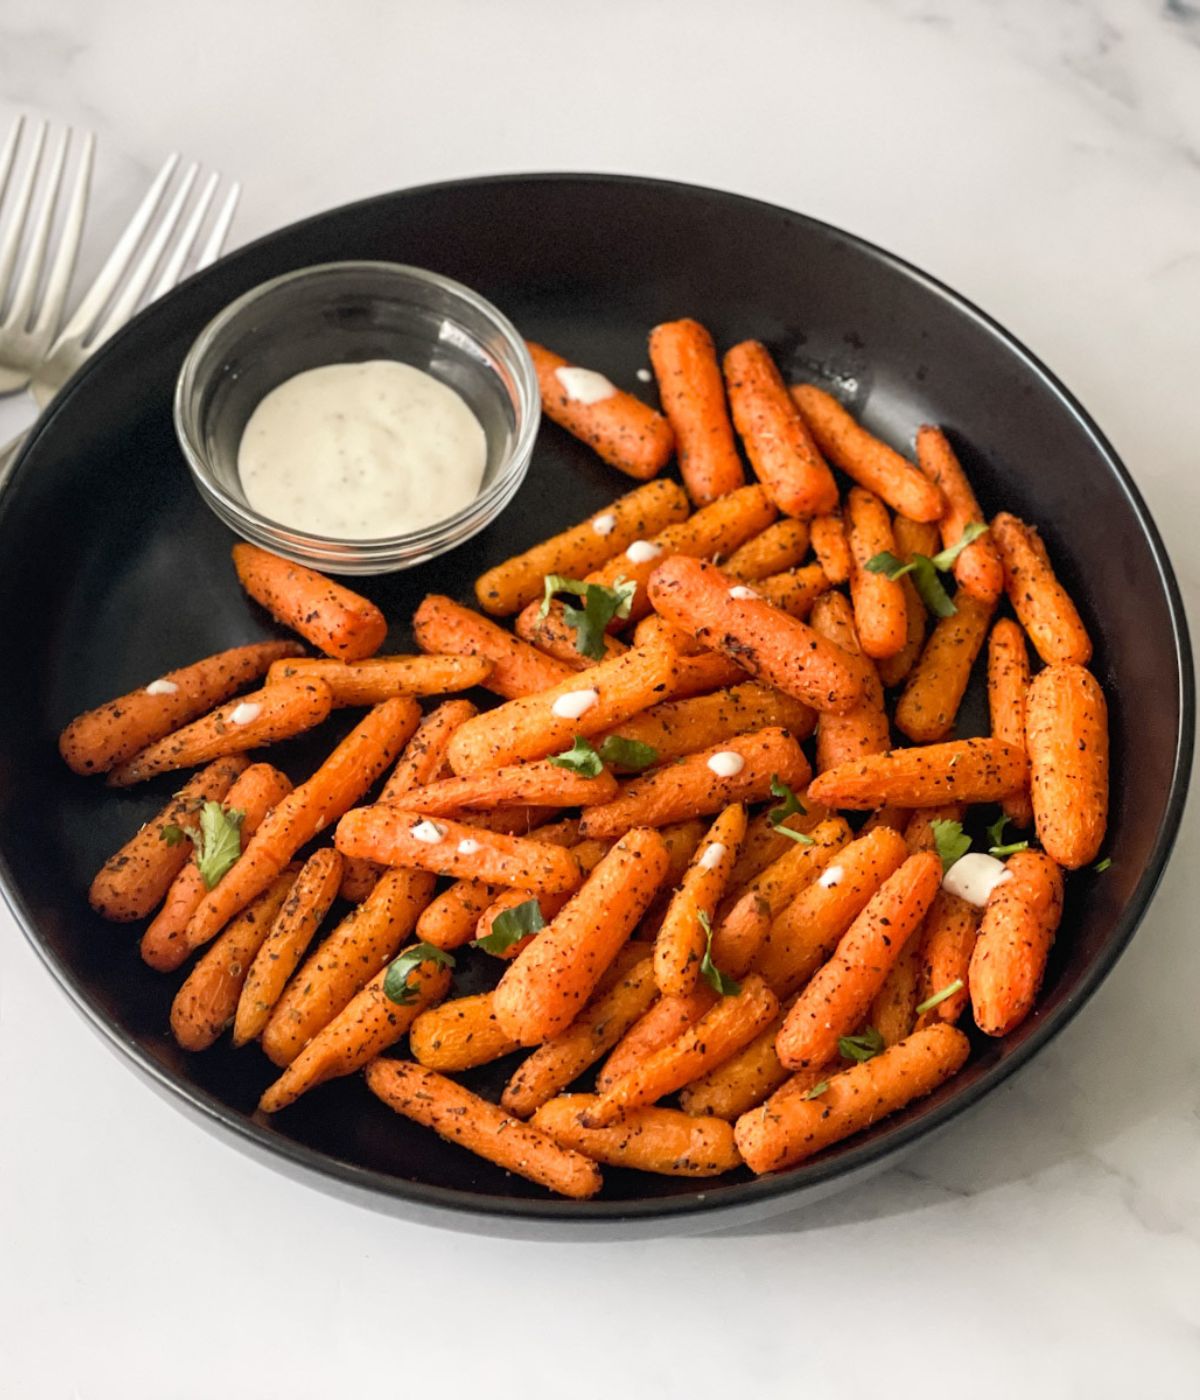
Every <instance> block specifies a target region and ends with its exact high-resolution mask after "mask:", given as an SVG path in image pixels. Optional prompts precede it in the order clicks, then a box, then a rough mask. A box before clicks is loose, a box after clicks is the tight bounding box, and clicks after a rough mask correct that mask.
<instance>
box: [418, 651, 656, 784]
mask: <svg viewBox="0 0 1200 1400" xmlns="http://www.w3.org/2000/svg"><path fill="white" fill-rule="evenodd" d="M673 661H674V654H673V653H672V652H670V651H667V650H666V649H665V648H661V647H647V648H643V647H634V648H633V649H632V650H631V651H627V652H626V653H625V654H624V655H623V656H617V657H614V658H613V660H611V661H601V662H600V663H599V664H598V665H596V666H593V667H592V668H591V669H590V670H588V671H584V672H581V673H580V674H578V675H573V676H571V678H570V679H569V680H565V681H562V682H560V683H559V684H558V685H555V686H552V687H551V688H550V689H549V690H543V691H540V692H539V693H538V694H537V695H524V696H522V697H521V698H520V699H517V700H508V701H506V702H505V703H504V704H503V705H499V706H497V708H496V709H494V710H488V711H487V712H486V713H485V714H481V715H476V716H475V718H474V719H469V720H467V721H466V723H465V724H462V725H460V726H459V727H458V729H457V730H455V732H454V735H453V737H452V738H451V740H450V744H449V747H448V749H447V751H446V753H447V757H448V758H449V760H450V766H451V768H453V769H454V771H455V772H456V773H459V774H466V773H479V772H481V771H484V770H487V769H492V768H500V767H503V766H505V765H507V764H511V763H519V762H521V761H522V760H523V759H537V758H546V757H548V756H549V755H551V754H557V753H561V752H562V751H563V750H565V749H569V748H570V747H571V745H572V742H573V741H574V739H575V738H576V737H577V736H579V735H582V736H583V737H584V738H588V737H590V736H591V735H593V734H599V733H601V732H602V731H603V730H606V729H611V728H612V727H613V726H614V725H617V724H620V723H621V721H622V720H626V719H628V718H629V717H630V716H631V715H635V714H637V713H638V711H639V710H644V709H647V708H648V707H649V706H651V705H653V704H655V703H656V702H657V701H658V700H660V699H662V698H663V693H664V691H665V690H666V688H667V685H668V683H669V682H670V679H671V666H672V662H673Z"/></svg>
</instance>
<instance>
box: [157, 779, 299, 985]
mask: <svg viewBox="0 0 1200 1400" xmlns="http://www.w3.org/2000/svg"><path fill="white" fill-rule="evenodd" d="M291 790H292V785H291V783H290V782H289V781H288V780H287V778H286V777H285V776H284V775H283V774H282V773H281V772H280V771H279V770H278V769H277V768H272V767H271V765H270V764H269V763H252V764H251V765H250V767H249V768H247V769H246V771H245V772H244V773H242V774H241V775H240V776H239V777H238V779H237V781H236V782H235V783H234V784H233V786H232V787H231V788H230V789H229V791H228V793H227V794H226V795H225V800H224V802H223V803H222V804H221V805H222V806H223V807H224V808H225V809H226V811H230V812H241V813H242V825H241V829H240V831H239V833H238V835H239V837H240V840H241V848H242V850H245V849H246V842H247V841H248V840H249V839H250V837H251V836H253V835H254V833H255V832H256V831H257V830H258V828H259V826H260V825H261V824H262V822H263V820H264V818H265V817H266V815H267V813H268V812H269V811H270V810H271V809H272V808H273V807H274V806H275V805H276V803H278V802H282V801H283V799H284V798H285V797H286V796H287V795H288V793H289V792H291ZM206 888H207V887H206V885H205V883H204V878H203V876H202V875H201V874H200V867H199V865H198V864H197V863H196V861H195V860H189V861H188V863H187V864H186V865H185V866H184V867H183V869H182V870H181V871H180V872H179V874H178V875H176V877H175V879H174V880H173V881H172V883H171V888H170V889H169V890H168V891H167V897H166V899H165V900H164V901H163V905H162V908H161V909H160V910H159V911H158V913H157V914H156V915H155V916H154V919H153V920H152V922H151V923H150V926H149V927H148V928H147V929H146V932H145V933H143V934H142V941H141V944H140V951H141V954H142V961H143V962H145V963H147V964H149V966H150V967H152V968H154V969H155V970H156V971H158V972H172V971H174V969H175V968H177V967H179V966H180V965H181V964H182V963H183V961H184V960H185V959H186V957H187V955H188V946H187V942H186V939H185V938H184V933H185V930H186V929H187V925H188V920H189V919H190V918H191V917H192V915H193V914H194V913H195V912H196V908H197V906H198V905H199V903H200V901H201V900H202V899H203V898H204V892H205V889H206Z"/></svg>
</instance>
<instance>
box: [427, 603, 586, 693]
mask: <svg viewBox="0 0 1200 1400" xmlns="http://www.w3.org/2000/svg"><path fill="white" fill-rule="evenodd" d="M412 629H413V637H414V638H415V639H416V643H417V645H418V646H419V647H420V648H421V650H422V651H427V652H433V653H439V654H444V653H453V654H454V655H456V656H482V657H484V658H486V660H488V661H490V662H491V663H492V672H491V675H490V676H488V678H487V681H486V685H487V688H488V690H494V691H495V692H496V694H497V695H503V696H504V697H505V699H507V700H512V699H515V698H516V697H517V696H519V695H532V694H533V693H534V692H536V691H539V690H545V689H546V688H547V687H548V686H552V685H557V684H558V683H559V682H560V681H563V680H566V678H567V677H568V676H569V675H570V674H571V668H570V667H569V666H564V665H563V664H562V662H561V661H556V660H555V659H554V658H553V657H551V656H546V655H545V654H544V653H543V652H540V651H538V650H537V648H536V647H531V646H530V645H529V643H528V642H523V641H521V640H520V638H519V637H514V636H513V635H512V633H511V632H506V631H505V630H504V628H503V627H497V626H496V624H495V623H494V622H492V621H490V620H489V619H488V618H486V617H481V616H480V615H479V614H478V613H477V612H473V611H472V610H471V609H470V608H464V607H463V606H462V605H461V604H460V603H456V602H455V601H454V599H453V598H445V597H443V596H442V595H441V594H440V593H430V594H428V595H427V596H426V597H425V598H424V599H423V601H422V602H421V605H420V607H418V608H417V610H416V612H415V613H413V619H412Z"/></svg>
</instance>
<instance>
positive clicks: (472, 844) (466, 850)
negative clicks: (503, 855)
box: [458, 836, 479, 856]
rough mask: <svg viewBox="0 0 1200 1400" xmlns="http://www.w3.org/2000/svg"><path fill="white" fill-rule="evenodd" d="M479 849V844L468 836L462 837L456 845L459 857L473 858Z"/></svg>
mask: <svg viewBox="0 0 1200 1400" xmlns="http://www.w3.org/2000/svg"><path fill="white" fill-rule="evenodd" d="M478 849H479V842H478V841H473V840H472V839H471V838H470V837H469V836H464V837H463V839H462V840H461V841H460V842H459V843H458V853H459V855H460V856H473V855H474V854H475V852H476V851H477V850H478Z"/></svg>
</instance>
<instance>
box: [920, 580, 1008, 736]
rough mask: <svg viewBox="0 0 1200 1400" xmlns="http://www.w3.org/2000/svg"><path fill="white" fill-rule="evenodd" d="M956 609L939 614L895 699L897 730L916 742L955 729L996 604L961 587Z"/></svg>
mask: <svg viewBox="0 0 1200 1400" xmlns="http://www.w3.org/2000/svg"><path fill="white" fill-rule="evenodd" d="M955 607H956V609H957V611H956V612H955V613H954V614H953V616H952V617H943V618H941V619H940V620H939V621H938V624H937V626H936V627H935V628H934V629H933V633H932V635H931V636H930V638H929V640H928V641H927V642H926V643H925V650H924V651H923V652H922V653H921V655H920V657H919V658H918V660H917V664H916V666H915V667H914V668H913V671H912V674H911V675H910V676H909V678H908V684H907V685H906V686H905V687H904V694H903V695H901V697H900V699H899V700H898V701H897V702H896V712H895V720H896V728H897V729H899V730H900V732H901V733H902V734H907V735H908V737H909V738H910V739H912V740H913V742H914V743H918V744H931V743H934V742H935V741H937V740H938V739H944V738H945V737H946V735H947V734H949V733H950V731H951V730H952V729H953V728H954V721H955V720H956V719H957V718H958V707H959V706H960V705H961V704H962V698H963V696H964V695H965V694H966V690H967V682H968V681H969V680H970V678H971V668H972V667H973V666H974V665H975V658H976V657H977V656H978V655H979V653H980V651H981V650H982V648H983V642H984V638H985V637H986V636H987V634H988V627H989V626H990V625H991V621H992V613H993V611H994V610H995V608H994V604H992V603H987V602H982V601H981V600H980V599H978V598H976V597H974V596H972V595H971V594H970V593H964V592H963V591H962V588H961V586H960V588H959V589H958V591H957V592H956V594H955Z"/></svg>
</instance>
